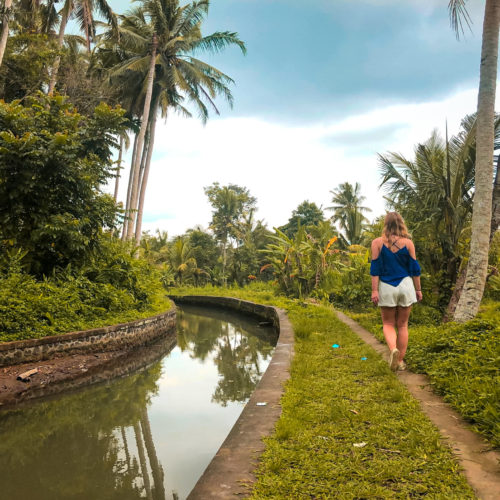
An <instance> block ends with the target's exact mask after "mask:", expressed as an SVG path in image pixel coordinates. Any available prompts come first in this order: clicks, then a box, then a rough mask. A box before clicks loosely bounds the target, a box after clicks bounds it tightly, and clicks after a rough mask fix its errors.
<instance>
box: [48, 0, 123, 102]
mask: <svg viewBox="0 0 500 500" xmlns="http://www.w3.org/2000/svg"><path fill="white" fill-rule="evenodd" d="M95 10H98V11H99V12H100V14H102V15H103V16H104V18H105V19H106V20H107V21H108V22H109V23H110V24H111V26H112V27H113V30H114V31H115V32H116V30H117V29H118V20H117V17H116V14H115V13H114V12H113V9H111V7H110V6H109V4H108V2H107V1H106V0H65V2H64V5H63V8H62V9H61V11H60V15H61V22H60V25H59V36H58V39H57V46H58V48H59V51H61V50H62V47H63V43H64V35H65V33H66V27H67V25H68V21H69V20H70V18H71V17H72V16H74V17H76V19H77V20H78V23H79V25H80V28H81V30H82V31H83V32H84V35H85V40H86V44H87V52H88V53H90V43H91V41H92V39H93V38H94V36H95V19H94V11H95ZM60 64H61V56H58V57H57V58H56V60H55V61H54V66H53V67H52V73H51V76H50V82H49V90H48V93H49V95H51V94H52V93H53V92H54V89H55V86H56V83H57V74H58V72H59V66H60Z"/></svg>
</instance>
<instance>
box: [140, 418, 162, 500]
mask: <svg viewBox="0 0 500 500" xmlns="http://www.w3.org/2000/svg"><path fill="white" fill-rule="evenodd" d="M141 428H142V435H143V436H144V444H145V445H146V451H147V453H148V458H149V465H150V466H151V473H152V474H153V482H154V489H153V492H154V495H153V497H154V498H155V499H158V500H160V499H161V500H164V499H165V498H166V496H165V487H164V485H163V477H164V473H163V468H162V466H161V464H160V462H159V460H158V456H157V455H156V449H155V444H154V441H153V435H152V433H151V426H150V425H149V418H148V413H147V410H146V408H143V409H142V411H141Z"/></svg>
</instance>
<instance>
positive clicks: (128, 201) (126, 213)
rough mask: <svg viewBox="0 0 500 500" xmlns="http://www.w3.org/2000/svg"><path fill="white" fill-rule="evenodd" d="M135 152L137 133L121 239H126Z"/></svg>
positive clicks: (135, 139) (135, 140) (134, 148)
mask: <svg viewBox="0 0 500 500" xmlns="http://www.w3.org/2000/svg"><path fill="white" fill-rule="evenodd" d="M136 154H137V134H136V135H135V137H134V147H133V148H132V161H131V162H130V172H129V174H128V186H127V199H126V200H125V217H124V219H123V231H122V240H123V241H125V240H126V239H127V227H128V222H127V221H128V217H130V216H131V215H130V195H131V192H132V182H133V178H134V173H133V170H132V168H133V166H134V164H135V155H136Z"/></svg>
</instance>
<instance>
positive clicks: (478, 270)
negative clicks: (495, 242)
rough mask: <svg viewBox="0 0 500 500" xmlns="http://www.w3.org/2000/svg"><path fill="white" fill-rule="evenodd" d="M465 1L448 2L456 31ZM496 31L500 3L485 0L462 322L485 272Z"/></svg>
mask: <svg viewBox="0 0 500 500" xmlns="http://www.w3.org/2000/svg"><path fill="white" fill-rule="evenodd" d="M465 3H466V0H450V2H449V11H450V16H451V21H452V25H453V27H454V28H455V30H456V31H457V34H458V29H459V27H460V21H461V20H462V19H464V12H466V10H465ZM499 30H500V2H499V1H498V0H486V5H485V12H484V22H483V37H482V49H481V67H480V77H479V94H478V105H477V152H476V174H475V193H474V208H473V214H472V235H471V246H470V256H469V264H468V269H467V276H466V279H465V284H464V288H463V292H462V294H461V296H460V300H459V302H458V305H457V308H456V311H455V315H454V319H455V321H458V322H464V321H467V320H469V319H472V318H473V317H474V316H476V314H477V311H478V310H479V305H480V303H481V299H482V297H483V292H484V287H485V284H486V276H487V272H488V250H489V236H490V234H489V231H485V227H489V226H490V221H491V212H492V189H493V144H494V118H495V91H496V79H497V65H498V39H499Z"/></svg>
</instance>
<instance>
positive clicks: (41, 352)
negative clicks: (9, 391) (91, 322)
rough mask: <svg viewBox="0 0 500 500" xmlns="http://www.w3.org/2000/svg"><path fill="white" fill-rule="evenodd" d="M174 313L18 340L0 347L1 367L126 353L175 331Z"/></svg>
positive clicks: (171, 310)
mask: <svg viewBox="0 0 500 500" xmlns="http://www.w3.org/2000/svg"><path fill="white" fill-rule="evenodd" d="M175 320H176V310H175V307H172V308H171V309H170V310H168V311H167V312H165V313H163V314H158V315H157V316H152V317H150V318H145V319H140V320H136V321H132V322H130V323H122V324H119V325H113V326H107V327H103V328H95V329H92V330H86V331H81V332H72V333H66V334H64V335H56V336H50V337H43V338H40V339H29V340H18V341H15V342H5V343H3V344H0V367H1V366H7V365H14V364H19V363H29V362H33V361H41V360H44V359H51V358H53V357H55V356H57V355H64V354H68V353H87V352H96V351H104V350H110V351H112V350H128V349H132V348H135V347H138V346H141V345H146V344H148V343H150V342H152V341H153V340H155V339H156V338H158V337H159V336H161V335H164V334H165V332H169V331H171V330H172V331H173V330H174V329H175Z"/></svg>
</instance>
